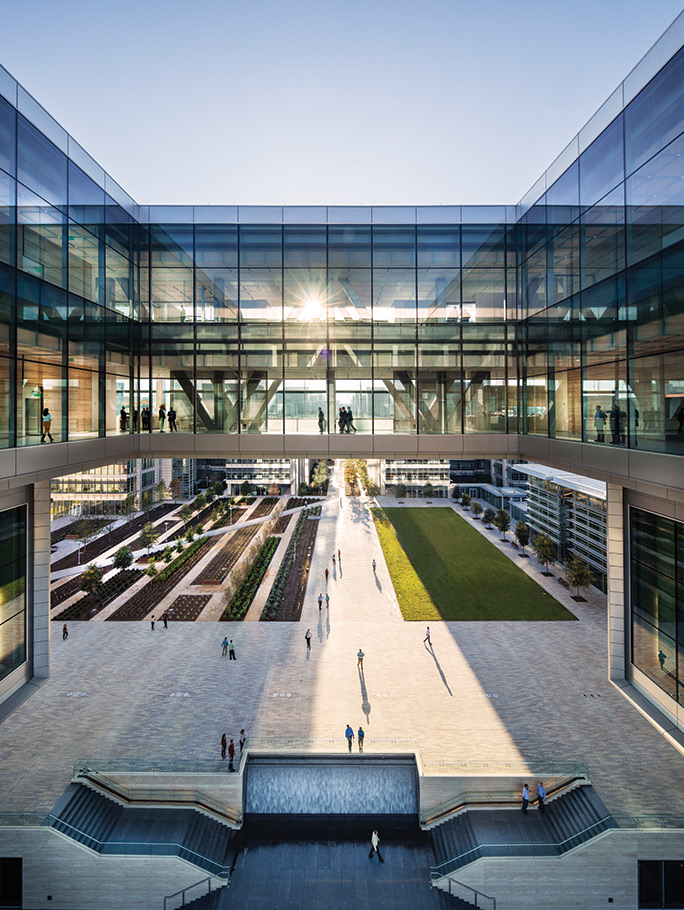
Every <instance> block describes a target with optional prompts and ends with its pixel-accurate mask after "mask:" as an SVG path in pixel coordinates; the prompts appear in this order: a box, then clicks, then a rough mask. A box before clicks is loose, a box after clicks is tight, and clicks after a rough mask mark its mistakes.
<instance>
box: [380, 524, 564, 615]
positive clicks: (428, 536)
mask: <svg viewBox="0 0 684 910" xmlns="http://www.w3.org/2000/svg"><path fill="white" fill-rule="evenodd" d="M373 518H374V520H375V526H376V529H377V532H378V536H379V538H380V543H381V545H382V549H383V553H384V555H385V560H386V562H387V566H388V568H389V572H390V576H391V578H392V583H393V585H394V589H395V591H396V593H397V598H398V600H399V606H400V608H401V612H402V614H403V617H404V619H407V620H420V621H422V622H430V620H439V619H457V620H473V619H476V620H483V619H508V620H516V619H518V620H559V619H576V617H575V616H573V614H572V613H571V612H570V611H569V610H566V609H565V607H563V606H562V605H561V604H559V603H558V601H557V600H554V598H553V597H551V595H550V594H547V593H546V591H544V590H543V588H541V587H540V586H539V585H538V584H537V583H536V582H535V581H533V580H532V579H531V578H528V577H527V575H525V573H524V572H523V571H522V570H521V569H519V568H518V567H517V566H516V565H515V563H514V562H511V560H510V559H508V558H507V557H506V556H504V555H503V554H502V553H499V551H498V550H497V549H496V548H495V547H493V546H492V545H491V544H490V543H489V541H488V540H487V539H486V538H484V537H482V536H481V535H480V534H479V533H478V532H477V531H475V530H474V529H473V528H471V527H470V525H469V523H468V522H467V521H466V520H465V519H464V518H461V517H460V515H457V514H456V513H455V512H454V511H452V510H451V509H444V508H440V509H425V508H422V509H410V508H405V509H384V510H383V509H373ZM492 533H493V534H497V533H498V532H492Z"/></svg>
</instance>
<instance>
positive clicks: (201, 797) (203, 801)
mask: <svg viewBox="0 0 684 910" xmlns="http://www.w3.org/2000/svg"><path fill="white" fill-rule="evenodd" d="M76 779H77V780H79V781H85V782H87V783H88V784H90V785H91V786H93V788H94V789H95V790H96V792H97V791H104V792H106V793H109V794H111V795H112V796H114V797H115V798H116V799H119V800H121V801H122V802H125V803H128V804H130V805H136V804H146V805H150V804H154V803H173V804H174V805H186V806H187V805H189V806H193V807H196V808H197V809H201V810H203V811H205V812H210V813H211V814H212V815H213V816H214V817H215V818H217V819H220V820H221V821H222V822H227V823H228V824H230V825H235V826H236V827H237V826H239V825H240V823H241V816H240V815H239V814H235V813H232V812H230V811H229V810H228V809H227V808H226V807H225V806H224V805H223V804H222V803H219V802H218V801H217V800H215V799H212V797H210V796H208V795H207V794H206V793H203V792H202V791H201V790H180V789H174V788H167V789H163V788H152V787H144V788H140V789H139V790H137V791H135V792H133V791H132V790H130V789H129V788H128V787H124V785H123V784H120V783H115V782H114V781H111V780H103V779H102V778H100V777H99V776H98V775H97V773H96V772H95V771H90V770H89V769H87V768H83V769H81V771H80V772H79V774H78V776H77V778H76Z"/></svg>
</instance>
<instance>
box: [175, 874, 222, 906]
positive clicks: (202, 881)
mask: <svg viewBox="0 0 684 910" xmlns="http://www.w3.org/2000/svg"><path fill="white" fill-rule="evenodd" d="M213 881H214V876H209V877H208V878H202V879H200V880H199V881H198V882H195V883H194V884H193V885H188V887H187V888H181V890H180V891H175V892H174V893H173V894H167V895H166V897H165V898H164V910H169V904H168V903H167V902H168V901H172V900H173V898H174V897H178V896H179V895H180V898H181V904H180V906H181V907H184V906H185V895H186V894H187V893H188V892H189V891H192V890H193V889H195V888H199V886H200V885H207V894H211V886H212V883H213ZM227 884H228V882H227V881H226V882H224V883H223V884H221V885H219V886H218V888H217V889H216V890H217V891H220V890H221V888H225V887H226V885H227ZM200 896H201V895H200ZM192 899H193V900H197V898H196V897H193V898H192Z"/></svg>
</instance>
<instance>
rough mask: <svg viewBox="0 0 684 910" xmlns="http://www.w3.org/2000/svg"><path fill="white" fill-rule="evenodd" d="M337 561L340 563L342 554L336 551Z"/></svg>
mask: <svg viewBox="0 0 684 910" xmlns="http://www.w3.org/2000/svg"><path fill="white" fill-rule="evenodd" d="M337 561H338V562H342V553H341V551H340V550H338V551H337Z"/></svg>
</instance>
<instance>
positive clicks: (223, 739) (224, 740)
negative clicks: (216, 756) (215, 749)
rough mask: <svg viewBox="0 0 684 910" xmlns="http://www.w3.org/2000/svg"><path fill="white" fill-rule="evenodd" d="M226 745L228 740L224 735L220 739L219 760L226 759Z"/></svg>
mask: <svg viewBox="0 0 684 910" xmlns="http://www.w3.org/2000/svg"><path fill="white" fill-rule="evenodd" d="M227 745H228V740H227V738H226V734H225V733H224V734H223V736H222V737H221V758H225V757H226V746H227Z"/></svg>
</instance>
